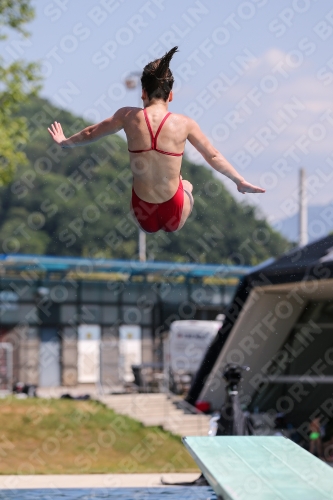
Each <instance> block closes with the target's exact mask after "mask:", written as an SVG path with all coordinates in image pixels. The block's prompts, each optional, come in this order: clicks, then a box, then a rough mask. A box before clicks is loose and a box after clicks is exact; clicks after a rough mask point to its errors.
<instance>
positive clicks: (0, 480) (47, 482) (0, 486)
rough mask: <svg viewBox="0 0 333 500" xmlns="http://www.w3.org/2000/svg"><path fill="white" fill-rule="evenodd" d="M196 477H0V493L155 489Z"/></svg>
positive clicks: (103, 475) (125, 475)
mask: <svg viewBox="0 0 333 500" xmlns="http://www.w3.org/2000/svg"><path fill="white" fill-rule="evenodd" d="M199 475H200V473H198V472H194V473H188V474H184V473H172V474H171V473H167V474H163V473H161V474H80V475H74V474H73V475H70V474H69V475H60V474H59V475H40V476H39V475H35V476H33V475H31V476H18V475H17V476H15V475H13V476H1V475H0V490H18V489H45V488H51V489H52V488H53V489H58V488H152V487H154V488H156V487H162V486H163V485H162V484H161V478H163V479H164V480H165V481H167V482H170V483H173V482H190V481H194V480H195V479H197V478H198V477H199Z"/></svg>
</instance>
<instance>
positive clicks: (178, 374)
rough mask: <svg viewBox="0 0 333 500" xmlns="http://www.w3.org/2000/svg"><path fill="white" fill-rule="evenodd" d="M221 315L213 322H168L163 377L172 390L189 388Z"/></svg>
mask: <svg viewBox="0 0 333 500" xmlns="http://www.w3.org/2000/svg"><path fill="white" fill-rule="evenodd" d="M221 316H222V315H220V316H219V319H218V320H215V321H203V320H180V321H174V322H173V323H171V326H170V330H169V332H168V334H167V336H166V338H165V340H164V345H163V352H164V373H165V378H166V380H167V381H168V384H167V385H168V388H169V389H170V390H171V391H172V392H174V393H176V394H183V393H184V392H185V391H186V390H187V389H188V388H189V386H190V383H191V380H192V378H193V376H194V375H195V373H196V372H197V370H198V368H199V366H200V364H201V361H202V359H203V357H204V355H205V353H206V351H207V349H208V346H209V345H210V344H211V343H212V342H213V340H214V338H215V336H216V334H217V332H218V330H219V329H220V328H221V326H222V323H223V319H222V317H221ZM220 317H221V319H220Z"/></svg>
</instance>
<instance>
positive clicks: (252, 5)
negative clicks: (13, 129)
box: [2, 0, 333, 227]
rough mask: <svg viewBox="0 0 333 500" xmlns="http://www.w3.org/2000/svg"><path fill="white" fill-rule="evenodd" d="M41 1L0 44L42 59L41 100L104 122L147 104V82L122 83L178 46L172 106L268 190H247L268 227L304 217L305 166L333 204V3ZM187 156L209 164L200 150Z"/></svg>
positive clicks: (313, 198)
mask: <svg viewBox="0 0 333 500" xmlns="http://www.w3.org/2000/svg"><path fill="white" fill-rule="evenodd" d="M34 5H35V7H36V19H35V20H34V21H33V22H32V23H31V24H30V25H29V29H30V32H31V34H32V36H31V38H30V39H29V40H27V41H25V42H24V43H22V42H20V39H19V37H18V36H17V35H15V36H14V37H11V38H10V39H8V40H7V41H6V42H5V43H3V44H2V47H3V49H4V50H3V51H2V52H3V54H4V57H5V59H6V60H7V62H10V61H12V60H14V59H16V58H24V59H28V60H40V61H42V62H43V73H44V77H45V78H44V86H43V90H42V95H43V96H45V97H47V98H49V99H50V100H51V101H53V102H54V103H56V104H58V105H61V106H62V107H64V108H66V109H69V110H71V111H73V112H75V113H76V114H78V115H83V116H84V117H85V118H87V119H88V120H89V121H91V122H95V121H99V120H102V119H104V118H106V117H107V116H110V115H111V114H113V112H114V111H115V110H116V109H117V108H119V107H122V106H126V105H138V102H139V94H138V90H127V89H126V88H125V87H124V84H123V82H124V79H125V78H126V75H127V74H128V73H129V72H131V71H140V70H141V69H142V66H143V64H145V63H146V62H147V61H148V60H152V59H155V58H156V57H158V56H160V55H162V54H163V53H164V52H165V51H166V50H167V49H169V48H171V47H172V46H173V45H176V44H177V45H179V49H180V52H179V53H177V54H176V55H175V57H174V59H173V61H172V65H171V69H172V70H173V72H174V75H175V78H176V84H175V99H174V101H173V102H172V103H171V106H170V109H171V111H174V112H179V113H184V114H187V115H190V116H192V117H193V118H195V119H197V121H198V122H199V124H200V126H201V128H202V129H203V131H204V132H205V133H206V134H207V135H208V136H209V137H210V138H211V140H212V142H213V143H214V145H215V146H216V147H217V148H218V149H219V150H220V151H221V152H222V153H223V154H224V155H225V156H226V157H227V158H228V159H229V160H230V161H231V162H232V163H233V164H234V166H235V167H236V168H237V169H238V170H239V171H240V172H241V173H242V174H243V175H244V176H245V177H246V178H247V180H249V181H250V182H253V183H258V184H260V185H263V187H265V188H266V189H267V193H266V194H264V195H247V196H248V197H249V200H250V201H251V202H252V203H254V204H256V205H258V207H260V209H261V211H262V212H263V213H264V214H265V215H266V216H267V217H268V218H269V220H270V221H271V223H272V224H273V225H274V224H275V222H276V221H278V220H280V219H283V218H285V217H287V216H291V215H293V214H294V213H295V210H296V200H297V181H298V170H299V168H300V167H301V166H303V167H305V168H306V171H307V175H308V181H309V189H308V198H309V203H310V204H312V205H320V204H322V205H324V204H330V203H331V201H332V187H333V141H332V137H333V100H332V96H333V93H332V90H333V50H332V47H333V44H332V42H333V4H332V2H331V0H279V1H274V0H250V1H240V0H234V1H232V2H227V1H222V0H219V1H213V0H182V1H181V2H180V1H179V2H176V0H169V1H166V0H147V1H145V0H138V1H136V0H53V1H50V2H48V1H43V2H37V1H35V2H34ZM65 133H66V131H65ZM187 154H188V155H189V156H190V157H191V158H192V159H193V160H194V161H200V159H199V158H198V155H197V153H196V152H195V151H193V150H192V149H191V147H187ZM189 180H190V179H189ZM223 181H224V182H225V184H226V186H227V187H228V189H230V191H231V192H232V193H233V194H234V196H235V197H236V198H237V199H242V195H240V194H238V193H237V191H236V189H235V186H234V185H233V184H232V183H231V182H229V180H226V179H225V178H223ZM221 215H222V216H223V217H224V216H227V214H221ZM277 227H278V226H277Z"/></svg>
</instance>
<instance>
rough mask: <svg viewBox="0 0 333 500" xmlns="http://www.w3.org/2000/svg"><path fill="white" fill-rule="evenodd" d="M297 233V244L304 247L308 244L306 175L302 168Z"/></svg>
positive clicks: (300, 172) (300, 171)
mask: <svg viewBox="0 0 333 500" xmlns="http://www.w3.org/2000/svg"><path fill="white" fill-rule="evenodd" d="M298 220H299V231H298V244H299V246H300V247H304V246H305V245H307V243H308V207H307V197H306V173H305V169H304V168H300V170H299V219H298Z"/></svg>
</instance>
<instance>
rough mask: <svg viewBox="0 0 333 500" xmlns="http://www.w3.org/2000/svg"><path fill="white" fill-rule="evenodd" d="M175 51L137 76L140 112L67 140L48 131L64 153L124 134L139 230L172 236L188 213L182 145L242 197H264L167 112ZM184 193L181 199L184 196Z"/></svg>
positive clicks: (56, 127)
mask: <svg viewBox="0 0 333 500" xmlns="http://www.w3.org/2000/svg"><path fill="white" fill-rule="evenodd" d="M177 49H178V47H174V48H173V49H171V50H170V51H169V52H167V53H166V54H165V55H164V56H163V57H162V58H161V59H157V60H156V61H153V62H150V63H149V64H147V65H146V66H145V67H144V69H143V73H142V76H141V83H142V100H143V105H144V108H143V110H142V109H141V108H132V107H125V108H120V109H118V111H116V113H115V114H114V115H113V116H111V118H107V119H106V120H104V121H102V122H101V123H98V124H97V125H91V126H90V127H87V128H85V129H83V130H82V131H81V132H78V133H77V134H75V135H73V136H72V137H69V138H68V139H66V137H65V136H64V133H63V131H62V128H61V125H60V123H58V122H54V123H53V124H52V125H51V127H50V128H49V129H48V131H49V133H50V134H51V136H52V138H53V139H54V141H55V142H56V143H58V144H59V145H60V146H61V147H63V148H72V147H75V146H80V145H82V144H87V143H90V142H93V141H96V140H98V139H100V138H101V137H103V136H105V135H108V134H114V133H116V132H118V131H119V130H121V129H124V131H125V134H126V136H127V143H128V151H129V153H130V164H131V170H132V173H133V189H132V200H131V211H132V214H133V215H134V218H135V220H136V222H137V224H138V225H139V227H140V228H141V229H143V230H144V231H145V232H147V233H155V232H157V231H159V230H163V231H166V232H174V231H177V230H179V229H181V228H182V227H183V225H184V224H185V222H186V219H187V218H188V216H189V215H190V213H191V210H192V207H193V197H192V189H193V186H192V184H191V183H190V182H189V181H186V180H183V179H182V177H181V175H180V169H181V163H182V156H183V151H184V146H185V142H186V139H188V140H189V142H190V143H191V144H192V145H193V146H194V147H195V148H196V149H197V150H198V151H199V153H201V155H202V156H203V158H204V159H205V160H206V161H207V163H209V165H210V166H211V167H213V168H214V169H215V170H217V171H218V172H221V173H222V174H224V175H226V176H227V177H229V179H231V180H233V181H234V182H235V184H236V186H237V189H238V191H240V192H241V193H264V192H265V190H264V189H262V188H260V187H257V186H253V185H252V184H250V183H249V182H247V181H246V180H245V179H244V178H243V177H242V176H241V175H240V174H239V173H238V172H237V171H236V170H235V169H234V168H233V166H232V165H231V164H230V163H229V162H228V161H227V160H226V159H225V158H224V157H223V156H222V155H221V153H220V152H219V151H217V149H215V148H214V146H213V145H212V144H211V143H210V142H209V140H208V138H207V137H206V136H205V135H204V134H203V132H202V131H201V130H200V127H199V125H198V124H197V123H196V122H195V121H194V120H192V119H190V118H188V117H187V116H184V115H179V114H176V113H172V114H171V113H169V112H168V104H169V102H171V101H172V98H173V95H172V86H173V82H174V78H173V76H172V73H171V71H170V69H169V64H170V61H171V59H172V56H173V55H174V53H175V52H177ZM184 193H185V195H184Z"/></svg>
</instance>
